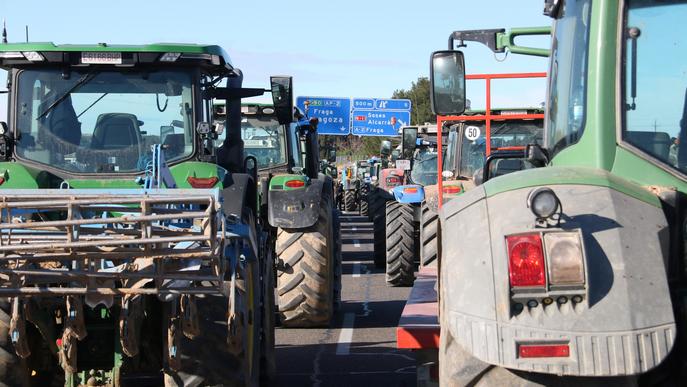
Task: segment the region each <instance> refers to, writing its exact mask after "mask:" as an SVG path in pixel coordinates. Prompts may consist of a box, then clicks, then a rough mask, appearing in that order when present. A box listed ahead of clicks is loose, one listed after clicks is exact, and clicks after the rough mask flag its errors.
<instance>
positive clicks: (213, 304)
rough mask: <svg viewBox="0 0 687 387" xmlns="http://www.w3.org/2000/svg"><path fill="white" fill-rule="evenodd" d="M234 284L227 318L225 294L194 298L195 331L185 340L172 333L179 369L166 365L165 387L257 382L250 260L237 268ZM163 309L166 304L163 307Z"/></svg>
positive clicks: (255, 296)
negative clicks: (234, 296)
mask: <svg viewBox="0 0 687 387" xmlns="http://www.w3.org/2000/svg"><path fill="white" fill-rule="evenodd" d="M236 285H237V286H236V289H235V292H236V305H234V308H235V310H236V314H235V315H234V318H233V319H231V318H228V316H230V308H231V306H230V305H229V304H230V299H229V298H227V297H226V296H224V295H211V296H206V297H203V298H197V300H196V307H197V315H198V318H199V330H198V331H199V332H200V334H199V335H198V336H197V337H194V338H193V339H189V338H187V337H186V336H185V335H184V334H183V333H182V332H178V333H177V334H178V335H179V351H180V367H179V370H178V371H172V370H170V369H169V368H168V367H166V371H165V387H182V386H183V387H189V386H193V387H195V386H218V385H219V386H227V385H228V386H251V387H252V386H258V385H259V384H260V363H261V362H260V357H261V356H260V345H261V343H260V341H261V340H260V339H261V337H260V335H261V329H260V324H261V321H262V316H261V314H262V313H261V312H262V311H261V303H260V297H261V296H260V280H259V267H258V265H257V263H256V262H253V263H250V264H248V265H246V266H244V267H242V268H240V270H239V272H238V275H237V284H236ZM168 308H169V306H168V305H166V309H165V310H168ZM229 320H231V323H232V324H233V326H231V327H230V326H229ZM230 332H232V333H230ZM163 334H165V335H166V332H164V333H163ZM165 352H166V351H165ZM165 356H166V354H165Z"/></svg>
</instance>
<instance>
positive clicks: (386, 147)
mask: <svg viewBox="0 0 687 387" xmlns="http://www.w3.org/2000/svg"><path fill="white" fill-rule="evenodd" d="M379 154H381V155H382V156H389V155H390V154H391V141H389V140H384V141H382V145H381V147H380V149H379Z"/></svg>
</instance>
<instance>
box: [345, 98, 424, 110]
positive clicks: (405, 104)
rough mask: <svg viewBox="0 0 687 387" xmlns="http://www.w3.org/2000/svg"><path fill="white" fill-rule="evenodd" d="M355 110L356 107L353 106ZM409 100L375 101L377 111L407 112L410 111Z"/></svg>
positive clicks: (379, 99)
mask: <svg viewBox="0 0 687 387" xmlns="http://www.w3.org/2000/svg"><path fill="white" fill-rule="evenodd" d="M353 107H354V108H355V106H353ZM410 107H411V105H410V100H409V99H381V98H378V99H376V100H375V109H377V110H407V111H410Z"/></svg>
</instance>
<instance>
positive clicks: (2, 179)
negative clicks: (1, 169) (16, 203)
mask: <svg viewBox="0 0 687 387" xmlns="http://www.w3.org/2000/svg"><path fill="white" fill-rule="evenodd" d="M4 182H5V178H4V177H0V185H2V184H3V183H4Z"/></svg>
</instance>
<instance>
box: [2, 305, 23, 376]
mask: <svg viewBox="0 0 687 387" xmlns="http://www.w3.org/2000/svg"><path fill="white" fill-rule="evenodd" d="M11 316H12V303H11V302H10V299H9V298H0V386H3V387H4V386H8V387H15V386H17V387H19V386H31V384H30V383H29V370H28V368H27V365H26V361H25V360H22V359H21V358H19V356H17V354H16V353H15V352H14V346H12V341H11V340H10V319H11Z"/></svg>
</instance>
